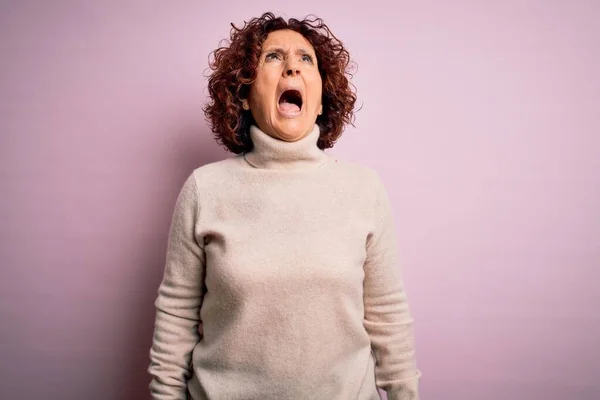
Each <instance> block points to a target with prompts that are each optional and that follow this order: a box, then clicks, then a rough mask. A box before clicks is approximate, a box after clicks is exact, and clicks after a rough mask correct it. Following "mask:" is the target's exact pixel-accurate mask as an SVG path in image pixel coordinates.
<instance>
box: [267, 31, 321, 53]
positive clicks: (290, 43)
mask: <svg viewBox="0 0 600 400" xmlns="http://www.w3.org/2000/svg"><path fill="white" fill-rule="evenodd" d="M262 47H263V49H266V48H268V47H281V48H283V49H288V48H304V49H306V50H310V51H312V52H314V51H315V49H314V48H313V47H312V45H311V44H310V42H309V41H308V40H306V38H305V37H304V36H302V35H301V34H300V33H298V32H296V31H292V30H290V29H281V30H278V31H274V32H271V33H269V34H268V35H267V38H266V39H265V41H264V42H263V45H262Z"/></svg>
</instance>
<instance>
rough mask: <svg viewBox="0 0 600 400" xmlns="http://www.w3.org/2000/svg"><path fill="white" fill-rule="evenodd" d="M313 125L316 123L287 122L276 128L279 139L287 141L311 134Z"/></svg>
mask: <svg viewBox="0 0 600 400" xmlns="http://www.w3.org/2000/svg"><path fill="white" fill-rule="evenodd" d="M290 122H292V121H290ZM313 126H314V125H311V126H307V125H306V124H294V123H291V124H290V123H287V124H284V125H283V126H280V127H279V129H277V130H276V135H277V137H278V138H279V139H281V140H284V141H286V142H295V141H297V140H300V139H302V138H303V137H304V136H306V135H307V134H309V133H310V132H311V131H312V128H313Z"/></svg>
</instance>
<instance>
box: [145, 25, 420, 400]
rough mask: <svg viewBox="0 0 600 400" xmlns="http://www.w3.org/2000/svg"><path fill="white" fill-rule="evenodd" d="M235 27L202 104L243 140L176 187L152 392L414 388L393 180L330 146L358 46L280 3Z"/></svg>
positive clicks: (411, 392)
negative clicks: (390, 188)
mask: <svg viewBox="0 0 600 400" xmlns="http://www.w3.org/2000/svg"><path fill="white" fill-rule="evenodd" d="M230 39H231V40H230V44H229V46H227V47H222V48H219V49H217V50H216V51H215V53H214V59H213V62H212V64H211V67H212V69H213V73H212V75H211V76H210V79H209V93H210V102H209V104H208V105H207V106H206V108H205V114H206V116H207V119H208V121H209V122H210V123H211V125H212V129H213V131H214V132H215V136H216V138H217V140H218V141H219V142H220V143H221V144H222V145H224V146H225V147H226V148H227V149H229V150H230V151H232V152H233V153H236V154H238V156H237V157H233V158H230V159H227V160H224V161H220V162H217V163H212V164H208V165H205V166H203V167H200V168H198V169H196V170H195V171H193V173H192V174H191V175H190V176H189V177H188V179H187V180H186V182H185V183H184V185H183V188H182V189H181V192H180V194H179V197H178V199H177V203H176V206H175V210H174V214H173V220H172V224H171V230H170V236H169V244H168V251H167V259H166V267H165V273H164V278H163V281H162V283H161V285H160V288H159V291H158V298H157V300H156V308H157V312H156V327H155V333H154V341H153V345H152V349H151V352H150V355H151V365H150V368H149V371H150V373H151V375H152V376H153V380H152V383H151V384H150V388H151V392H152V396H153V398H154V399H185V398H186V396H188V392H189V396H191V398H192V399H195V400H201V399H202V400H204V399H211V400H212V399H227V400H234V399H257V400H265V399H277V400H282V399H286V400H291V399H302V400H313V399H327V400H333V399H339V400H348V399H353V400H354V399H357V400H372V399H379V395H378V392H377V387H380V388H383V389H385V390H386V391H387V394H388V398H389V399H390V400H396V399H402V400H414V399H417V398H418V393H417V384H418V380H419V377H420V373H419V371H418V370H417V369H416V367H415V363H414V343H413V334H412V318H411V315H410V312H409V309H408V307H407V302H406V296H405V292H404V290H403V287H402V282H401V279H400V276H397V275H396V273H395V271H396V268H397V265H396V250H395V246H396V239H395V237H394V234H395V233H394V226H393V221H392V218H391V213H390V204H389V203H388V197H387V195H386V192H385V189H384V188H383V186H382V184H381V181H380V180H379V178H378V177H377V175H376V174H375V173H374V172H372V171H371V170H369V169H367V168H364V167H361V166H358V165H354V164H351V163H348V162H343V161H342V160H338V159H335V158H333V157H331V156H329V155H328V154H326V153H325V152H324V151H323V149H326V148H330V147H332V146H333V144H334V142H335V141H336V139H337V138H338V137H339V136H340V134H341V133H342V130H343V129H344V126H345V124H347V123H351V122H352V118H353V107H354V102H355V100H356V97H355V95H354V93H353V92H352V90H351V87H350V84H349V81H348V79H347V70H346V69H347V67H348V65H349V54H348V52H347V51H346V50H345V49H344V47H343V45H342V43H341V42H340V41H338V40H337V39H336V38H335V37H334V36H333V35H332V34H331V32H330V31H329V29H328V28H327V27H326V26H325V25H324V24H323V22H322V20H320V19H314V20H306V19H305V20H303V21H298V20H295V19H290V20H289V21H285V20H283V19H281V18H275V16H274V15H273V14H271V13H267V14H264V15H263V16H261V17H260V18H255V19H253V20H251V21H250V22H249V23H246V24H245V25H244V27H242V28H236V27H235V26H234V27H233V29H232V32H231V38H230ZM200 323H201V324H202V334H201V335H200V334H199V333H198V328H199V325H200Z"/></svg>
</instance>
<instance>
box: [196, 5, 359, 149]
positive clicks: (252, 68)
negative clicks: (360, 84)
mask: <svg viewBox="0 0 600 400" xmlns="http://www.w3.org/2000/svg"><path fill="white" fill-rule="evenodd" d="M231 26H232V29H231V32H230V38H229V43H228V45H225V46H222V47H219V48H217V49H216V50H214V51H213V52H212V53H211V55H212V61H209V65H210V69H211V70H212V73H211V74H210V75H209V77H208V93H209V99H208V103H207V104H206V106H205V107H204V115H205V116H206V119H207V121H208V123H209V125H210V126H211V129H212V132H213V133H214V136H215V139H216V140H217V142H218V143H219V144H221V145H222V146H224V147H225V148H226V149H227V150H229V151H231V152H233V153H235V154H241V153H245V152H248V151H250V150H251V149H252V141H251V140H250V135H249V130H250V126H251V125H253V124H256V122H255V121H254V118H253V117H252V113H251V112H250V111H248V110H244V109H243V108H242V103H241V100H242V99H246V98H247V97H248V93H249V91H250V85H252V83H253V82H254V80H255V79H256V68H257V67H258V64H259V57H260V54H261V48H262V44H263V42H264V41H265V39H266V38H267V35H268V34H269V33H271V32H273V31H277V30H280V29H290V30H293V31H295V32H298V33H300V34H301V35H302V36H304V37H305V38H306V40H308V42H309V43H310V44H311V45H312V46H313V48H314V49H315V53H316V56H317V64H318V67H319V72H320V74H321V80H322V82H323V97H322V104H323V113H322V115H319V116H318V117H317V124H318V125H319V127H320V129H321V134H320V137H319V140H318V142H317V146H318V147H319V148H321V149H326V148H330V147H333V145H334V144H335V142H336V140H337V139H338V138H339V137H340V136H341V134H342V132H343V131H344V128H345V126H346V124H353V122H354V104H355V102H356V94H355V93H354V91H353V88H354V86H353V85H352V84H351V83H350V80H349V78H351V77H352V74H351V71H350V69H351V62H350V54H349V53H348V51H347V50H346V49H345V48H344V45H343V44H342V42H341V41H340V40H339V39H337V38H336V37H335V36H334V35H333V33H332V32H331V31H330V30H329V28H328V27H327V25H325V23H324V22H323V20H322V19H321V18H317V17H314V16H312V17H307V18H305V19H303V20H297V19H295V18H291V19H289V20H288V21H286V20H284V19H283V18H281V17H275V15H274V14H273V13H270V12H269V13H264V14H263V15H262V16H260V17H258V18H253V19H251V20H250V21H249V22H245V23H244V26H243V27H241V28H238V27H236V26H235V25H234V24H231Z"/></svg>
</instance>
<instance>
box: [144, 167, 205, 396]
mask: <svg viewBox="0 0 600 400" xmlns="http://www.w3.org/2000/svg"><path fill="white" fill-rule="evenodd" d="M197 192H198V190H197V186H196V181H195V178H194V175H193V174H192V175H190V176H189V177H188V179H187V180H186V182H185V183H184V185H183V187H182V189H181V191H180V193H179V196H178V198H177V202H176V205H175V210H174V212H173V217H172V221H171V228H170V232H169V240H168V245H167V256H166V265H165V272H164V276H163V279H162V282H161V284H160V287H159V289H158V298H157V299H156V302H155V305H156V320H155V329H154V337H153V342H152V348H151V350H150V367H149V369H148V371H149V372H150V374H151V375H152V382H151V383H150V392H151V395H152V398H153V399H155V400H167V399H168V400H186V399H187V380H188V379H189V378H190V376H191V374H192V372H191V358H192V350H193V349H194V346H195V345H196V344H197V343H198V342H199V340H200V335H199V333H198V325H199V323H200V313H199V311H200V305H201V303H202V295H203V285H204V271H205V268H204V267H205V257H204V249H203V243H198V241H197V240H196V221H197V217H198V194H197Z"/></svg>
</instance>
